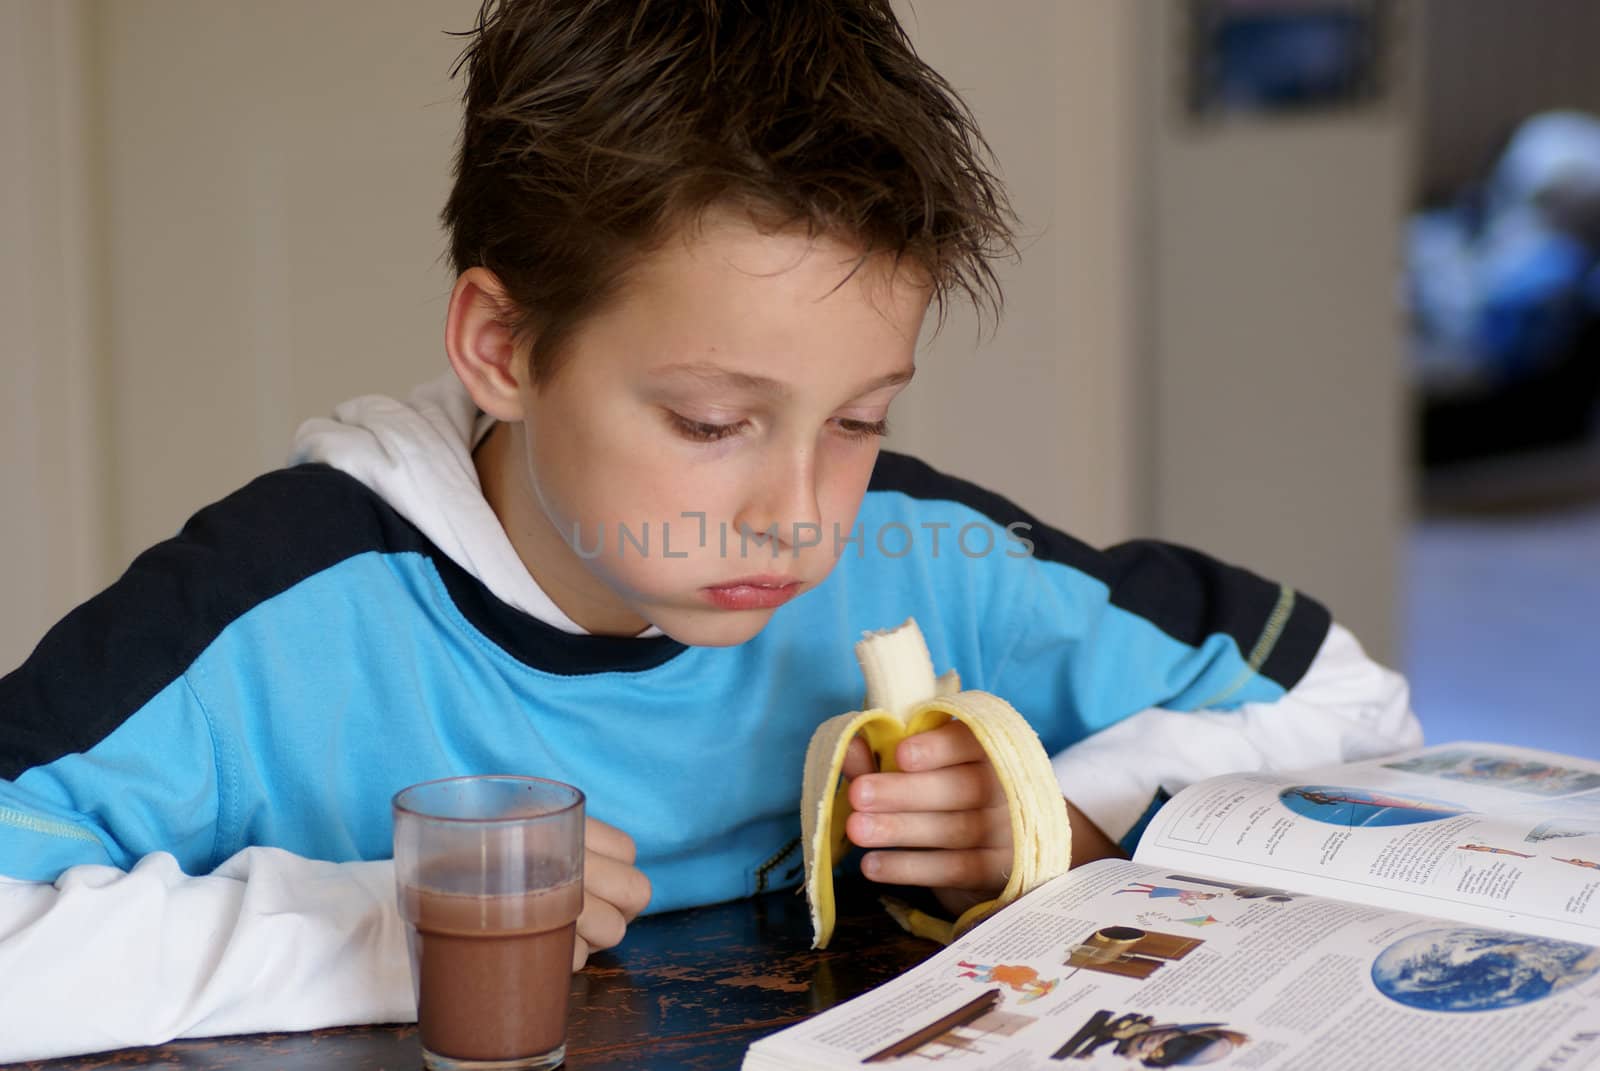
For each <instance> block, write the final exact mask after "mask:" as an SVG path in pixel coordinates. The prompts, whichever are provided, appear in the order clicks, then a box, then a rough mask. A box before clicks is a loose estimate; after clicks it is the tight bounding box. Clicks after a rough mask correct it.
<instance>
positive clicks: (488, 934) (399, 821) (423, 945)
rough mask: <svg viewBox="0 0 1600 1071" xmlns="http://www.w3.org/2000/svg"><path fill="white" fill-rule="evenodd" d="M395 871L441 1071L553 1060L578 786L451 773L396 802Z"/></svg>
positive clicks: (567, 942) (566, 971) (421, 1016)
mask: <svg viewBox="0 0 1600 1071" xmlns="http://www.w3.org/2000/svg"><path fill="white" fill-rule="evenodd" d="M394 868H395V882H396V885H397V887H398V894H399V899H400V916H401V918H403V919H405V921H406V924H407V925H406V937H407V940H408V942H409V944H410V949H411V978H412V983H413V986H414V989H415V991H416V995H417V1023H418V1025H419V1028H420V1030H421V1033H422V1062H423V1064H424V1065H425V1066H426V1067H428V1068H431V1069H434V1071H467V1069H479V1071H482V1069H488V1068H495V1069H502V1068H503V1069H513V1068H516V1069H521V1068H547V1067H555V1066H556V1065H557V1064H559V1063H561V1061H562V1059H563V1058H565V1056H566V1052H567V994H568V992H569V989H570V986H571V975H572V945H573V936H574V934H575V932H576V930H577V922H578V914H579V913H580V912H581V911H582V910H583V793H582V792H579V791H578V790H577V789H575V788H573V787H572V786H571V785H564V784H562V783H560V782H559V781H546V780H544V779H543V778H538V777H513V776H509V775H504V776H502V775H485V776H474V777H449V778H445V779H444V780H441V781H426V782H424V783H422V784H420V785H412V786H411V787H410V788H407V789H404V790H403V791H401V792H399V793H397V794H396V795H395V797H394Z"/></svg>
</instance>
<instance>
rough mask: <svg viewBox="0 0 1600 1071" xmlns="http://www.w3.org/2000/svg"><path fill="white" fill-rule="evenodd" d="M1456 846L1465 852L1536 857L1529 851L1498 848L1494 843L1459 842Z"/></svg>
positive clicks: (1521, 857) (1519, 857) (1522, 857)
mask: <svg viewBox="0 0 1600 1071" xmlns="http://www.w3.org/2000/svg"><path fill="white" fill-rule="evenodd" d="M1456 847H1457V848H1459V849H1461V850H1462V851H1464V852H1488V853H1489V854H1491V855H1514V856H1516V857H1517V858H1518V859H1533V858H1535V857H1534V856H1533V855H1532V854H1530V853H1528V852H1516V851H1512V850H1511V849H1510V848H1497V847H1495V846H1494V845H1492V844H1457V845H1456Z"/></svg>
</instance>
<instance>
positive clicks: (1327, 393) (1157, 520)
mask: <svg viewBox="0 0 1600 1071" xmlns="http://www.w3.org/2000/svg"><path fill="white" fill-rule="evenodd" d="M1397 6H1398V7H1400V13H1401V15H1402V17H1406V16H1409V15H1410V13H1411V12H1410V9H1409V8H1407V7H1405V6H1404V5H1397ZM1144 11H1145V13H1146V14H1147V15H1149V16H1150V17H1151V18H1150V23H1149V26H1148V29H1147V34H1148V36H1147V38H1146V40H1147V41H1149V42H1150V44H1151V45H1152V46H1153V47H1151V49H1150V51H1149V55H1150V56H1151V57H1153V62H1151V63H1150V64H1149V65H1148V67H1147V68H1146V73H1147V77H1148V79H1149V80H1148V81H1147V83H1146V87H1147V92H1146V96H1145V98H1144V99H1145V107H1146V109H1147V111H1146V116H1147V118H1146V121H1145V123H1144V124H1143V127H1144V129H1145V130H1146V132H1147V136H1148V138H1149V141H1148V143H1147V156H1146V168H1147V171H1146V173H1147V175H1148V182H1149V184H1150V185H1149V194H1148V196H1149V201H1148V206H1147V209H1148V215H1149V227H1150V231H1149V244H1148V246H1147V256H1148V258H1149V259H1148V261H1147V265H1148V275H1147V278H1148V279H1149V280H1150V285H1149V287H1148V290H1147V291H1146V293H1147V300H1146V302H1145V304H1144V306H1143V309H1142V311H1143V313H1144V315H1146V316H1147V317H1148V321H1149V323H1150V330H1151V332H1152V335H1151V337H1150V339H1149V342H1148V345H1149V351H1148V352H1149V359H1150V366H1149V368H1150V377H1151V379H1150V394H1149V399H1150V406H1149V408H1148V409H1147V410H1145V413H1146V414H1147V415H1146V416H1145V417H1144V418H1143V419H1144V421H1145V423H1146V424H1147V426H1148V433H1149V434H1150V436H1151V439H1152V442H1151V446H1150V449H1151V452H1152V457H1153V459H1154V460H1153V465H1152V473H1151V475H1152V488H1151V490H1152V493H1153V496H1154V501H1155V504H1156V505H1155V516H1154V525H1153V528H1154V531H1155V532H1156V533H1157V534H1159V535H1161V536H1163V537H1165V538H1169V539H1173V540H1177V541H1180V542H1185V543H1190V544H1193V545H1195V546H1198V547H1200V548H1203V549H1205V550H1208V551H1210V552H1212V553H1214V554H1216V555H1218V556H1220V557H1223V558H1226V559H1229V560H1234V561H1238V562H1241V563H1247V564H1248V565H1249V566H1250V567H1251V568H1253V569H1256V570H1257V571H1259V572H1263V573H1266V574H1267V575H1269V576H1272V577H1274V578H1276V579H1279V580H1282V581H1284V582H1286V583H1290V584H1293V585H1294V586H1296V587H1298V588H1300V589H1302V590H1305V591H1307V592H1310V593H1311V594H1313V595H1316V596H1318V597H1319V598H1321V599H1322V600H1323V601H1324V602H1326V603H1328V604H1329V605H1330V607H1331V608H1332V610H1333V611H1334V614H1335V616H1336V617H1337V618H1339V619H1340V620H1342V621H1344V622H1345V623H1346V624H1348V625H1349V626H1351V628H1352V629H1353V630H1354V631H1355V632H1356V635H1357V636H1358V637H1360V638H1361V639H1362V640H1363V642H1364V643H1365V645H1366V646H1367V647H1368V649H1369V650H1370V651H1372V652H1373V653H1374V654H1376V655H1377V656H1379V657H1381V658H1385V659H1388V660H1390V661H1392V660H1393V658H1394V653H1395V648H1396V641H1395V629H1396V620H1397V616H1398V607H1397V605H1396V584H1397V580H1398V569H1399V561H1400V548H1401V542H1402V539H1403V536H1404V530H1405V526H1406V524H1407V521H1408V516H1409V502H1410V495H1411V493H1410V486H1409V478H1408V476H1407V474H1406V472H1407V470H1406V461H1405V459H1406V442H1407V440H1406V413H1405V409H1404V399H1405V392H1404V378H1403V377H1404V353H1403V346H1404V335H1403V325H1402V320H1401V316H1400V311H1399V307H1398V302H1397V288H1398V284H1399V273H1400V263H1401V261H1400V245H1399V243H1400V233H1401V226H1402V221H1403V217H1404V212H1405V208H1406V204H1407V199H1408V194H1409V185H1408V183H1409V176H1410V168H1411V166H1412V158H1411V154H1412V151H1413V143H1414V140H1415V118H1414V103H1413V102H1414V91H1415V89H1414V79H1415V69H1416V65H1415V37H1414V27H1413V26H1412V25H1411V24H1410V22H1409V21H1405V22H1402V23H1401V24H1400V26H1399V27H1397V29H1398V30H1399V32H1398V33H1397V34H1396V45H1395V47H1396V49H1397V54H1396V56H1395V67H1394V69H1393V76H1394V78H1395V80H1396V82H1397V84H1396V86H1395V89H1394V94H1393V96H1392V97H1391V98H1390V99H1389V100H1388V101H1387V102H1386V103H1385V104H1384V105H1383V106H1382V107H1381V108H1379V109H1378V110H1377V111H1376V112H1371V113H1367V112H1363V113H1360V114H1354V115H1327V116H1316V117H1311V116H1308V117H1305V118H1302V119H1292V120H1291V119H1271V120H1268V119H1251V120H1246V119H1238V120H1229V121H1223V122H1220V123H1219V124H1217V125H1213V126H1205V127H1200V128H1196V127H1194V126H1192V125H1190V124H1188V123H1186V122H1185V121H1184V119H1183V117H1182V115H1181V113H1180V109H1179V105H1178V101H1177V95H1176V90H1177V87H1179V86H1180V85H1181V80H1180V75H1181V69H1180V67H1179V65H1178V57H1179V45H1180V44H1181V42H1182V40H1183V37H1182V31H1183V25H1182V23H1181V22H1180V21H1179V17H1178V16H1179V8H1178V6H1177V5H1171V4H1153V5H1146V6H1145V8H1144Z"/></svg>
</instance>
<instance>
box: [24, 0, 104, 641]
mask: <svg viewBox="0 0 1600 1071" xmlns="http://www.w3.org/2000/svg"><path fill="white" fill-rule="evenodd" d="M88 40H89V36H88V33H87V19H86V12H85V8H84V6H83V5H82V4H80V3H77V2H75V0H60V2H41V0H0V144H3V145H5V146H6V147H7V150H6V151H5V152H0V322H3V323H4V324H5V325H6V326H5V342H4V348H3V350H0V504H3V505H0V672H3V671H4V670H5V669H7V668H9V667H10V666H11V665H13V664H15V663H16V662H18V661H20V660H21V659H22V658H23V656H25V655H26V654H27V652H28V651H30V650H31V649H32V648H33V645H34V643H36V642H37V641H38V639H39V636H40V634H41V633H42V632H43V630H44V628H45V627H46V626H47V625H48V624H49V623H50V622H52V621H54V620H55V619H56V618H57V617H59V616H60V615H61V614H62V613H63V612H64V611H65V610H66V609H68V608H69V607H71V606H73V605H75V604H76V603H77V602H79V601H81V600H82V599H84V598H86V597H87V596H89V595H90V594H92V593H93V592H94V591H95V590H96V588H98V587H99V586H100V585H101V584H103V583H104V581H105V579H106V578H107V573H108V555H107V543H108V540H107V538H106V536H107V529H106V524H105V517H106V511H105V509H104V497H105V484H104V478H105V452H104V437H103V427H104V419H105V414H104V411H103V406H102V404H101V403H102V398H103V395H102V393H101V390H100V388H101V385H102V382H103V379H104V369H103V365H102V363H101V356H102V353H103V347H102V346H101V338H100V329H101V315H100V308H101V303H100V300H99V298H100V295H101V293H102V288H101V286H100V278H99V275H98V272H97V271H96V269H95V265H96V264H97V263H98V258H97V256H96V255H95V251H96V241H97V236H98V231H97V228H96V227H95V217H94V209H95V205H96V203H97V198H96V196H95V190H94V186H93V182H92V177H93V175H94V174H95V172H96V168H95V167H94V164H93V158H94V151H95V146H94V144H93V138H92V136H91V131H92V127H93V110H92V105H93V97H94V94H93V89H92V83H91V81H90V77H89V75H90V72H91V69H92V64H91V63H90V62H89V59H88V55H87V47H88Z"/></svg>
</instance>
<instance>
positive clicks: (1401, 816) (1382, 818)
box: [1278, 785, 1467, 827]
mask: <svg viewBox="0 0 1600 1071" xmlns="http://www.w3.org/2000/svg"><path fill="white" fill-rule="evenodd" d="M1278 799H1279V800H1281V801H1282V803H1283V805H1284V806H1285V807H1287V808H1289V810H1291V811H1293V812H1294V813H1295V814H1298V815H1301V816H1303V817H1306V818H1314V819H1316V820H1317V821H1318V822H1326V823H1328V824H1329V825H1334V826H1347V827H1350V826H1407V825H1415V824H1416V823H1418V822H1437V821H1439V820H1440V819H1441V818H1454V817H1455V816H1457V815H1460V814H1466V813H1467V808H1465V807H1462V806H1461V805H1459V804H1456V803H1451V802H1449V801H1448V800H1436V799H1428V798H1427V797H1424V796H1412V795H1407V794H1404V793H1399V792H1378V791H1375V790H1373V789H1370V788H1352V787H1349V786H1343V785H1295V786H1293V787H1290V788H1286V789H1284V790H1283V791H1282V792H1280V793H1278Z"/></svg>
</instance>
